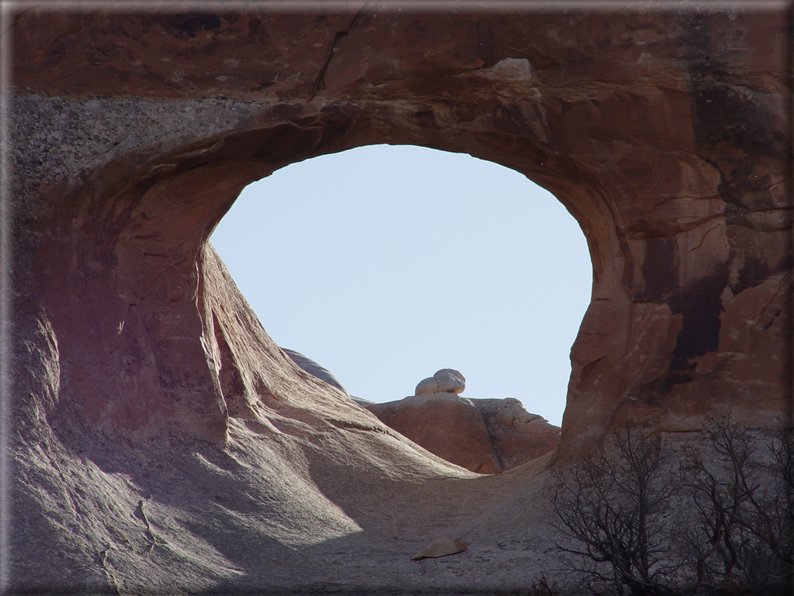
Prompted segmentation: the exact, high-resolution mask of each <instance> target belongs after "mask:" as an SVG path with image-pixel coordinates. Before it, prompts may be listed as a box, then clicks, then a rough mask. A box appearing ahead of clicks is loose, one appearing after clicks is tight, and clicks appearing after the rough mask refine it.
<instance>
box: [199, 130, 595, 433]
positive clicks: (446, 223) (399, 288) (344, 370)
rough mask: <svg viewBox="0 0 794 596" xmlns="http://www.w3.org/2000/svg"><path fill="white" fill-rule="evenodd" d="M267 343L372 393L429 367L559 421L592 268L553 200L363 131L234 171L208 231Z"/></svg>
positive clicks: (523, 182) (353, 389)
mask: <svg viewBox="0 0 794 596" xmlns="http://www.w3.org/2000/svg"><path fill="white" fill-rule="evenodd" d="M210 241H211V242H212V244H213V245H214V246H215V248H216V249H217V250H218V252H219V254H220V256H221V257H222V259H223V261H224V263H225V264H226V266H227V267H228V269H229V271H230V272H231V274H232V277H233V278H234V280H235V282H236V283H237V285H238V286H239V287H240V289H241V291H242V293H243V294H244V295H245V296H246V298H247V300H248V302H249V303H250V304H251V306H252V308H253V310H254V311H255V312H257V314H258V315H259V318H260V320H261V321H262V323H263V325H264V327H265V329H266V331H267V333H268V334H269V335H270V336H271V337H273V339H274V340H275V341H276V343H278V344H279V345H281V346H283V347H286V348H291V349H294V350H297V351H299V352H303V353H305V354H306V355H307V356H309V357H310V358H312V359H315V360H317V361H318V362H320V363H321V364H322V365H323V366H326V367H328V368H329V369H330V370H331V371H332V372H333V373H334V374H335V375H337V377H339V379H340V380H341V381H342V383H343V384H344V385H345V387H346V388H347V389H348V391H349V392H350V393H351V394H352V395H354V396H356V397H360V398H364V399H366V400H371V401H375V402H385V401H393V400H398V399H402V398H403V397H405V396H407V395H412V394H413V389H414V387H415V385H416V383H417V382H418V381H419V380H421V379H422V378H424V377H426V376H428V375H430V374H432V373H433V371H435V370H437V369H439V368H444V367H453V368H458V369H460V370H461V371H462V372H463V373H464V374H465V375H466V377H467V389H466V393H465V395H467V396H469V397H500V398H501V397H514V398H517V399H519V400H520V401H522V403H523V404H524V406H525V408H526V409H527V410H528V411H530V412H532V413H534V414H540V415H541V416H543V417H544V418H546V419H548V420H549V421H550V422H551V423H552V424H555V425H558V426H559V425H560V424H561V419H562V413H563V410H564V407H565V401H566V393H567V386H568V381H569V378H570V374H571V367H570V359H569V352H570V348H571V345H572V344H573V342H574V339H575V337H576V334H577V332H578V328H579V325H580V323H581V320H582V317H583V315H584V312H585V310H586V308H587V306H588V304H589V302H590V293H591V286H592V269H591V263H590V257H589V254H588V251H587V245H586V241H585V238H584V235H583V234H582V231H581V229H580V228H579V226H578V224H577V222H576V221H575V220H574V219H573V218H572V217H571V216H570V214H569V213H568V212H567V211H566V210H565V208H564V207H563V206H562V204H561V203H560V202H559V201H558V200H557V199H556V198H555V197H554V196H553V195H552V194H551V193H549V192H548V191H545V190H543V189H542V188H540V187H539V186H537V185H536V184H534V183H533V182H531V181H530V180H528V179H527V178H526V177H525V176H523V175H522V174H520V173H518V172H516V171H514V170H510V169H508V168H506V167H504V166H500V165H498V164H495V163H492V162H487V161H484V160H480V159H476V158H473V157H471V156H469V155H465V154H459V153H449V152H444V151H438V150H434V149H428V148H424V147H420V146H416V145H401V146H394V145H371V146H367V147H359V148H355V149H351V150H348V151H344V152H341V153H336V154H333V155H326V156H321V157H317V158H314V159H309V160H306V161H303V162H300V163H296V164H293V165H290V166H288V167H286V168H284V169H281V170H279V171H277V172H275V173H274V174H273V175H271V176H269V177H267V178H265V179H263V180H260V181H258V182H256V183H253V184H251V185H250V186H248V187H247V188H246V189H245V190H244V191H243V192H242V193H241V195H240V197H239V198H238V199H237V201H236V203H235V205H234V207H233V208H232V209H231V210H230V211H229V212H228V213H227V214H226V215H225V216H224V218H223V220H222V221H221V222H220V224H219V225H218V227H217V228H216V229H215V231H214V232H213V235H212V237H211V239H210Z"/></svg>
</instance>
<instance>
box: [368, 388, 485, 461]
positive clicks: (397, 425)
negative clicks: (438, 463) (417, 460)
mask: <svg viewBox="0 0 794 596" xmlns="http://www.w3.org/2000/svg"><path fill="white" fill-rule="evenodd" d="M366 408H367V409H368V410H369V411H370V412H372V413H373V414H375V416H377V417H378V418H379V419H380V421H381V422H383V423H384V424H385V425H387V426H389V427H391V428H393V429H394V430H396V431H397V432H398V433H400V434H401V435H403V436H406V437H408V438H409V439H411V440H412V441H413V442H414V443H416V444H417V445H421V446H422V447H424V448H425V449H427V450H428V451H430V452H431V453H434V454H435V455H437V456H439V457H440V458H442V459H445V460H447V461H448V462H452V463H453V464H456V465H458V466H461V467H463V468H466V469H467V470H471V471H472V472H477V473H478V474H494V473H496V472H499V471H501V466H500V465H499V460H498V459H497V458H496V454H495V453H494V450H493V445H492V444H491V439H490V436H489V435H488V427H487V426H486V425H485V421H484V420H483V418H482V415H481V414H480V412H479V411H478V410H477V408H475V407H474V406H473V405H472V404H471V402H470V401H469V400H467V399H463V398H460V397H458V396H457V395H456V394H454V393H430V394H426V395H414V396H412V397H406V398H405V399H402V400H400V401H392V402H387V403H385V404H372V405H370V406H366Z"/></svg>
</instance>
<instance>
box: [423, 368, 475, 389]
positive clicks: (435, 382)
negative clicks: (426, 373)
mask: <svg viewBox="0 0 794 596" xmlns="http://www.w3.org/2000/svg"><path fill="white" fill-rule="evenodd" d="M465 389H466V378H465V377H464V376H463V375H462V374H461V373H460V372H459V371H457V370H454V369H451V368H442V369H441V370H439V371H436V373H435V374H434V375H433V376H432V377H429V378H427V379H423V380H421V381H419V384H418V385H417V386H416V389H415V390H414V395H429V394H431V393H463V391H464V390H465Z"/></svg>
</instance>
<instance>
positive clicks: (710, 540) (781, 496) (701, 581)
mask: <svg viewBox="0 0 794 596" xmlns="http://www.w3.org/2000/svg"><path fill="white" fill-rule="evenodd" d="M706 434H707V438H708V447H707V450H706V452H705V454H704V453H702V452H698V451H696V450H694V449H690V450H689V457H688V459H687V463H686V464H685V465H683V466H682V483H681V484H682V486H683V487H684V488H685V489H686V491H687V493H688V495H689V496H690V498H691V503H692V506H693V510H694V512H695V513H696V516H695V520H693V521H694V523H692V524H690V525H689V526H688V527H687V528H686V530H685V531H684V532H683V534H682V537H681V538H680V540H681V542H682V544H684V547H685V551H686V553H687V556H688V559H689V565H690V568H691V570H692V574H693V576H694V585H695V586H696V587H697V589H698V590H699V591H702V592H710V593H715V594H730V595H740V594H777V593H779V594H789V593H791V587H792V585H791V582H792V578H793V577H794V508H792V495H793V494H794V493H793V492H792V491H794V444H793V443H792V437H791V432H790V429H788V428H786V429H784V430H783V431H782V433H781V434H780V435H778V436H766V437H762V438H763V441H762V443H763V445H762V446H759V445H758V439H757V438H755V439H754V438H753V433H751V432H750V431H749V430H748V429H746V428H743V427H742V426H740V425H739V424H737V423H735V422H731V421H730V420H728V419H723V420H717V421H711V422H710V423H709V424H708V425H707V427H706Z"/></svg>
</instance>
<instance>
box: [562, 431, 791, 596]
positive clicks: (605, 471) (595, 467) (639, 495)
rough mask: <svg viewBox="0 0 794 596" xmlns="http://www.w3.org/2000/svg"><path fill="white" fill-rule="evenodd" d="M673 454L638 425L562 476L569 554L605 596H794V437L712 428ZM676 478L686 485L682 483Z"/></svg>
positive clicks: (590, 584) (574, 566)
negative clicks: (676, 458) (675, 470)
mask: <svg viewBox="0 0 794 596" xmlns="http://www.w3.org/2000/svg"><path fill="white" fill-rule="evenodd" d="M704 430H705V437H704V438H705V441H703V442H702V444H701V445H700V447H694V446H689V447H687V448H684V449H683V453H682V452H681V451H676V452H675V453H677V454H678V455H683V458H682V460H681V462H680V464H679V471H680V474H677V475H674V474H673V473H672V472H673V464H674V463H675V462H674V458H673V455H674V452H673V451H672V450H671V449H668V448H667V446H666V445H665V443H664V442H663V441H662V439H661V438H660V436H658V435H654V434H650V433H648V432H646V431H644V430H642V429H640V428H638V427H636V426H635V425H632V424H629V425H627V426H626V427H624V428H622V429H619V430H617V431H615V432H614V433H613V434H612V435H611V436H610V438H609V440H608V441H606V442H605V443H602V444H600V445H598V448H597V449H596V450H595V451H594V452H593V453H592V454H591V455H588V456H586V457H584V458H582V459H580V460H579V461H577V462H573V463H570V464H569V466H568V467H567V468H565V469H558V471H557V472H556V473H554V476H555V477H556V479H557V480H558V481H559V485H558V489H557V493H556V496H555V498H554V509H555V511H556V513H557V516H558V519H559V524H558V526H557V529H558V530H559V532H560V533H561V535H562V536H563V537H564V540H561V541H560V543H558V547H559V548H560V549H561V550H562V551H564V552H565V553H568V555H570V557H571V560H570V563H571V565H572V569H573V570H574V571H577V572H579V573H581V574H582V577H583V582H584V584H585V586H586V587H587V588H589V589H590V591H591V592H593V593H595V594H600V593H605V592H611V593H613V594H618V595H621V596H623V595H631V596H646V595H647V596H662V595H666V594H685V595H691V596H694V595H701V594H703V595H705V594H709V595H714V596H717V595H721V596H742V595H753V596H773V595H780V596H782V595H784V594H785V595H791V594H794V437H793V436H792V430H791V427H790V426H787V427H785V428H784V430H783V431H782V432H780V433H777V434H776V433H774V432H772V431H770V430H769V429H767V430H764V429H752V430H751V429H748V428H745V427H742V426H741V425H739V424H737V423H734V422H731V421H730V420H728V419H723V420H718V421H714V420H712V421H709V423H708V424H707V425H706V427H705V429H704ZM674 477H677V480H673V478H674Z"/></svg>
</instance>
